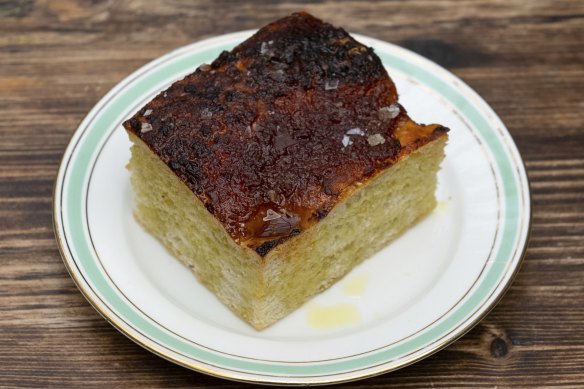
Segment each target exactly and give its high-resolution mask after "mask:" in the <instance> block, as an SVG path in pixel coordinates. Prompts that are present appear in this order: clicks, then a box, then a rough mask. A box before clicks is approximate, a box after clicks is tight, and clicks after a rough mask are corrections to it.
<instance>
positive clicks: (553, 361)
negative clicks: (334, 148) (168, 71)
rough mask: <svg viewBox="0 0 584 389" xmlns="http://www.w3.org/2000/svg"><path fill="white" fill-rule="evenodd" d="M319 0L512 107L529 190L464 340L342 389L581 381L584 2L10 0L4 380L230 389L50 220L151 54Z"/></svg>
mask: <svg viewBox="0 0 584 389" xmlns="http://www.w3.org/2000/svg"><path fill="white" fill-rule="evenodd" d="M302 9H304V10H307V11H309V12H312V13H314V14H315V15H317V16H319V17H321V18H324V19H326V20H328V21H330V22H333V23H334V24H337V25H340V26H343V27H345V28H346V29H347V30H349V31H353V32H358V33H362V34H366V35H371V36H373V37H377V38H380V39H383V40H387V41H390V42H394V43H397V44H399V45H402V46H404V47H407V48H410V49H412V50H414V51H417V52H419V53H421V54H423V55H425V56H426V57H428V58H430V59H432V60H434V61H436V62H438V63H439V64H441V65H443V66H445V67H446V68H447V69H449V70H451V71H453V72H454V73H455V74H456V75H458V76H460V77H461V78H462V79H463V80H464V81H466V82H467V83H468V84H469V85H470V86H471V87H473V88H474V89H475V90H476V91H478V93H479V94H481V95H482V96H483V97H484V98H485V99H486V100H487V102H489V103H490V104H491V105H492V107H493V108H494V109H495V111H497V112H498V114H499V115H500V116H501V118H502V119H503V121H504V122H505V123H506V124H507V126H508V128H509V130H510V131H511V133H512V135H513V137H514V138H515V140H516V142H517V145H518V147H519V150H520V151H521V153H522V155H523V157H524V159H525V162H526V165H527V170H528V174H529V177H530V179H531V189H532V196H533V208H534V213H533V228H532V237H531V243H530V247H529V249H528V251H527V256H526V259H525V262H524V264H523V268H522V270H521V272H520V273H519V275H518V277H517V279H516V280H515V283H514V284H513V287H512V288H511V289H510V291H509V292H508V293H507V295H506V296H505V298H504V299H503V300H502V301H501V303H500V304H499V305H498V306H497V307H496V308H495V309H494V310H493V312H492V313H491V314H490V315H489V316H488V317H487V318H486V319H484V320H483V321H482V322H481V323H480V324H479V325H478V326H477V327H475V328H474V329H473V330H472V331H470V332H469V333H468V334H467V335H466V336H464V337H463V338H462V339H461V340H459V341H457V342H456V343H455V344H453V345H451V346H450V347H448V348H447V349H445V350H443V351H441V352H439V353H438V354H435V355H434V356H432V357H430V358H427V359H426V360H424V361H422V362H419V363H417V364H415V365H413V366H411V367H407V368H405V369H403V370H400V371H397V372H394V373H389V374H385V375H382V376H379V377H376V378H372V379H369V380H365V381H360V382H356V383H351V384H345V386H347V387H348V386H352V387H373V386H383V387H392V388H413V387H426V388H438V387H454V386H458V387H467V386H476V387H491V388H492V387H499V388H502V387H509V386H514V387H518V386H522V387H526V388H532V387H536V386H545V387H552V386H564V387H566V386H568V387H584V129H583V127H584V103H583V101H584V99H583V97H582V96H583V94H584V2H583V1H578V0H571V1H524V0H517V1H509V0H504V1H485V0H483V1H468V2H463V1H440V2H438V1H436V2H434V1H411V2H397V1H396V2H382V1H367V2H359V1H350V2H345V1H339V0H334V1H322V2H311V1H303V2H299V3H293V2H291V1H274V2H271V3H263V4H262V3H260V2H255V3H252V2H250V3H243V2H241V3H240V2H227V1H219V0H210V1H200V2H198V3H197V2H179V1H169V2H165V3H164V4H163V3H162V2H160V3H159V2H154V1H153V2H146V1H132V2H125V1H70V0H67V1H40V0H38V1H35V0H24V1H4V0H0V387H6V386H15V385H21V386H28V387H31V386H53V387H65V386H103V387H114V386H118V387H126V386H132V387H147V386H148V387H150V386H153V387H161V386H164V387H187V386H193V387H197V386H216V387H233V386H236V385H239V384H237V383H233V382H229V381H224V380H221V379H217V378H212V377H208V376H205V375H202V374H199V373H195V372H192V371H189V370H187V369H184V368H181V367H178V366H175V365H173V364H172V363H170V362H167V361H165V360H163V359H161V358H159V357H157V356H155V355H153V354H151V353H149V352H147V351H145V350H143V349H142V348H140V347H139V346H137V345H135V344H134V343H133V342H132V341H130V340H128V339H126V338H125V337H124V336H123V335H122V334H120V333H119V332H117V331H116V330H115V329H114V328H113V327H112V326H110V325H109V324H108V323H107V322H106V321H105V320H104V319H102V318H101V316H100V315H99V314H98V313H97V312H96V311H95V310H94V309H93V308H92V307H91V306H90V305H89V304H88V303H87V302H86V301H85V300H84V298H83V297H82V296H81V294H80V292H78V290H77V289H76V287H75V285H74V284H73V281H72V280H71V279H70V278H69V275H68V274H67V271H66V270H65V267H64V265H63V263H62V261H61V258H60V256H59V252H58V250H57V245H56V243H55V240H54V236H53V230H52V225H51V195H52V193H51V192H52V186H53V180H54V176H55V174H56V171H57V167H58V164H59V160H60V158H61V155H62V153H63V151H64V149H65V146H66V144H67V142H68V140H69V137H70V136H71V134H72V133H73V131H74V130H75V128H76V126H77V125H78V124H79V122H80V121H81V119H82V118H83V117H84V115H85V114H86V113H87V112H88V111H89V110H90V109H91V107H92V106H93V105H94V104H95V103H96V102H97V101H98V100H99V99H100V98H101V96H103V95H104V94H105V93H106V92H107V91H108V90H109V89H110V88H111V87H113V86H114V85H115V84H116V83H118V82H119V81H120V80H121V79H122V78H123V77H125V76H126V75H128V74H129V73H130V72H132V71H133V70H135V69H136V68H138V67H139V66H141V65H143V64H145V63H146V62H148V61H150V60H152V59H154V58H156V57H158V56H160V55H161V54H164V53H166V52H167V51H170V50H172V49H174V48H176V47H179V46H182V45H185V44H188V43H191V42H193V41H196V40H199V39H201V38H204V37H210V36H214V35H218V34H223V33H227V32H233V31H238V30H243V29H250V28H257V27H260V26H262V25H263V24H265V23H267V22H269V21H272V20H273V19H276V18H278V17H281V16H284V15H286V14H288V13H291V12H293V11H297V10H302Z"/></svg>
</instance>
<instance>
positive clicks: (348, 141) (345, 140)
mask: <svg viewBox="0 0 584 389" xmlns="http://www.w3.org/2000/svg"><path fill="white" fill-rule="evenodd" d="M341 143H342V144H343V148H345V147H347V146H349V145H352V144H353V141H352V140H351V138H349V136H348V135H343V140H342V141H341Z"/></svg>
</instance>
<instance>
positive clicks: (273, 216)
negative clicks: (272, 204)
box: [262, 209, 282, 222]
mask: <svg viewBox="0 0 584 389" xmlns="http://www.w3.org/2000/svg"><path fill="white" fill-rule="evenodd" d="M281 217H282V215H280V214H279V213H278V212H276V211H274V210H271V209H268V212H267V213H266V216H264V218H263V219H262V220H263V221H265V222H269V221H270V220H276V219H279V218H281Z"/></svg>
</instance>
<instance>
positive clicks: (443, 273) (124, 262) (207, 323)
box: [54, 31, 531, 384]
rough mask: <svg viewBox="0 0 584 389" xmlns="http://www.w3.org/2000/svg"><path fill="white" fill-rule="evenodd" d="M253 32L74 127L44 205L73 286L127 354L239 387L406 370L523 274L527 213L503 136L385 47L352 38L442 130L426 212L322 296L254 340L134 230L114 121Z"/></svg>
mask: <svg viewBox="0 0 584 389" xmlns="http://www.w3.org/2000/svg"><path fill="white" fill-rule="evenodd" d="M251 33H252V32H251V31H246V32H241V33H235V34H229V35H224V36H221V37H217V38H213V39H208V40H205V41H202V42H198V43H195V44H193V45H190V46H187V47H184V48H181V49H179V50H176V51H173V52H171V53H169V54H167V55H165V56H163V57H161V58H159V59H157V60H155V61H153V62H151V63H149V64H148V65H146V66H144V67H142V68H141V69H139V70H138V71H136V72H135V73H133V74H132V75H130V76H129V77H127V78H126V79H125V80H124V81H122V82H121V83H120V84H118V85H117V86H116V87H115V88H113V89H112V90H111V91H110V92H109V93H108V94H107V95H106V96H105V97H104V98H103V99H102V100H101V101H100V102H99V103H98V104H97V105H96V106H95V107H94V108H93V110H92V111H91V112H90V113H89V114H88V115H87V117H86V118H85V120H84V121H83V122H82V123H81V125H80V126H79V128H78V129H77V131H76V133H75V134H74V136H73V138H72V140H71V143H70V144H69V147H68V148H67V150H66V152H65V155H64V158H63V162H62V165H61V168H60V170H59V175H58V177H57V181H56V184H55V195H54V223H55V231H56V235H57V238H58V241H59V246H60V249H61V253H62V256H63V259H64V261H65V264H66V266H67V268H68V269H69V271H70V273H71V276H72V277H73V279H74V280H75V282H76V283H77V285H78V287H79V289H80V290H81V291H82V292H83V294H84V295H85V297H86V298H87V299H88V300H89V301H90V302H91V303H92V304H93V305H94V306H95V308H96V309H97V310H98V311H99V312H100V313H101V314H102V315H103V316H104V317H105V318H107V319H108V320H109V321H110V322H112V324H113V325H114V326H116V327H117V328H118V329H119V330H120V331H122V332H123V333H124V334H126V335H127V336H128V337H130V338H131V339H133V340H134V341H136V342H137V343H138V344H140V345H142V346H144V347H146V348H147V349H149V350H151V351H153V352H155V353H157V354H159V355H161V356H163V357H165V358H167V359H169V360H172V361H174V362H176V363H179V364H181V365H183V366H187V367H190V368H192V369H195V370H198V371H201V372H205V373H209V374H213V375H216V376H220V377H225V378H230V379H236V380H243V381H252V382H264V383H266V382H269V383H282V384H311V383H313V384H314V383H327V382H340V381H347V380H354V379H358V378H362V377H367V376H371V375H375V374H379V373H382V372H386V371H390V370H394V369H397V368H399V367H402V366H405V365H407V364H410V363H413V362H415V361H417V360H420V359H421V358H423V357H425V356H427V355H429V354H430V353H432V352H435V351H436V350H439V349H440V348H442V347H444V346H446V345H447V344H449V343H451V342H452V341H454V340H455V339H457V338H458V337H460V336H461V335H463V334H464V333H465V332H466V331H468V330H469V329H470V328H471V327H472V326H473V325H475V324H476V323H477V322H478V321H479V320H480V319H481V318H482V317H484V315H485V314H486V313H487V312H488V311H489V309H490V308H491V307H492V306H493V305H494V304H495V303H496V302H497V301H498V299H499V298H500V297H501V295H502V294H503V292H504V291H505V289H506V288H507V286H508V285H509V284H510V282H511V280H512V278H513V276H514V274H515V273H516V271H517V269H518V267H519V264H520V262H521V259H522V256H523V252H524V249H525V246H526V242H527V237H528V231H529V225H530V214H531V210H530V199H529V188H528V184H527V179H526V175H525V170H524V167H523V164H522V161H521V157H520V156H519V154H518V152H517V149H516V147H515V145H514V143H513V141H512V139H511V136H510V135H509V133H508V132H507V130H506V129H505V126H504V125H503V123H502V122H501V121H500V120H499V119H498V117H497V116H496V115H495V113H494V112H493V111H492V110H491V109H490V108H489V106H488V105H487V104H486V103H485V102H484V101H483V100H482V99H481V98H480V97H479V96H478V95H477V94H476V93H475V92H473V91H472V90H471V89H470V88H469V87H468V86H467V85H465V84H464V83H463V82H462V81H461V80H459V79H458V78H456V77H455V76H454V75H452V74H451V73H449V72H447V71H446V70H444V69H442V68H440V67H439V66H437V65H436V64H434V63H432V62H430V61H428V60H426V59H424V58H422V57H420V56H418V55H416V54H414V53H412V52H410V51H407V50H405V49H403V48H400V47H397V46H394V45H391V44H389V43H385V42H381V41H378V40H375V39H372V38H368V37H364V36H356V37H357V39H358V40H360V41H361V42H363V43H365V44H367V45H370V46H372V47H374V48H375V50H376V52H377V53H378V55H379V56H380V57H381V59H382V61H383V63H384V64H385V66H386V67H387V69H388V71H389V74H390V75H391V77H392V78H393V80H394V81H395V83H396V84H397V88H398V91H399V94H400V102H401V103H402V104H403V105H404V106H405V107H406V108H407V109H408V111H409V113H410V115H411V116H412V118H414V120H416V121H418V122H438V123H441V124H443V125H445V126H447V127H450V128H451V133H450V141H449V144H448V146H447V148H446V159H445V161H444V163H443V167H442V170H441V172H440V174H439V188H438V193H437V196H438V199H439V205H438V206H437V209H436V211H435V212H434V213H432V214H431V215H430V216H429V217H428V218H427V219H425V220H424V221H423V222H421V223H419V224H418V225H417V226H415V227H414V228H412V229H411V230H410V231H408V232H407V233H406V234H405V235H403V236H402V237H401V238H399V239H398V240H397V241H395V242H394V243H392V244H391V245H390V246H388V247H386V248H385V249H384V250H383V251H381V252H380V253H378V254H377V255H375V256H374V257H372V258H370V259H368V260H366V261H365V262H364V263H363V264H362V265H360V266H358V267H357V268H356V269H354V270H353V271H352V272H351V273H350V274H348V275H347V276H346V277H345V278H344V279H342V280H341V281H340V282H338V283H337V284H336V285H334V286H333V287H332V288H330V289H329V290H327V291H325V292H324V293H322V294H321V295H319V296H317V297H316V298H314V299H313V300H311V301H310V302H309V303H307V304H306V305H305V306H303V307H302V308H300V309H298V310H297V311H296V312H294V313H293V314H291V315H290V316H288V317H286V318H285V319H283V320H282V321H280V322H278V323H277V324H275V325H274V326H272V327H270V328H268V329H266V330H264V331H261V332H257V331H255V330H254V329H252V328H251V327H249V326H248V325H247V324H245V323H244V322H242V321H241V320H239V319H238V318H237V317H235V316H234V315H233V314H232V313H231V312H230V311H229V310H228V309H226V308H225V307H224V306H223V305H222V304H221V303H220V302H219V301H218V300H217V299H216V298H215V297H214V296H213V295H212V294H211V293H210V292H209V291H207V290H206V289H205V288H204V287H202V286H201V285H200V284H199V283H198V282H197V281H196V279H195V277H194V276H193V275H192V274H191V273H190V271H189V270H188V269H187V268H185V267H184V266H183V265H181V264H180V263H179V262H178V261H177V260H175V259H174V258H173V257H172V256H171V255H170V254H168V253H167V252H166V251H165V250H164V248H163V247H162V246H161V245H160V244H159V243H158V241H157V240H155V239H154V238H152V237H151V236H150V235H148V234H147V233H145V232H144V231H143V230H142V229H141V228H140V227H139V225H138V224H137V223H136V222H135V220H134V219H133V217H132V196H131V191H130V185H129V175H128V172H127V171H126V170H125V168H124V166H125V164H126V163H127V161H128V158H129V150H128V148H129V146H130V143H129V141H128V139H127V137H126V135H125V132H124V131H123V129H122V127H121V125H120V123H121V122H122V121H123V120H124V119H126V118H127V117H129V116H130V115H131V114H132V113H134V112H135V111H136V110H137V109H139V108H140V107H142V106H143V105H144V104H145V103H146V102H147V101H149V100H150V99H151V98H152V97H153V96H154V95H155V94H157V93H158V92H159V91H160V90H162V89H164V88H166V87H167V86H168V85H170V84H171V83H172V82H173V81H175V80H177V79H180V78H182V77H183V76H185V75H186V74H188V73H190V72H192V71H193V70H194V69H195V68H196V67H197V66H198V65H199V64H201V63H203V62H210V61H212V60H213V59H214V58H215V57H216V56H217V55H218V54H219V53H220V52H221V51H222V50H228V49H230V48H231V47H233V46H234V45H236V44H237V43H239V42H241V41H242V40H244V39H246V38H247V37H248V36H249V35H250V34H251ZM323 317H324V318H323ZM327 318H328V319H327ZM331 318H332V319H331Z"/></svg>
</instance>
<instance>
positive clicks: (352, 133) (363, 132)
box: [347, 128, 365, 136]
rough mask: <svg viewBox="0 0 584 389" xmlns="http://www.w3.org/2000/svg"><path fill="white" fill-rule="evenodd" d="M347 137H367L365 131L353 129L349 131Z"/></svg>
mask: <svg viewBox="0 0 584 389" xmlns="http://www.w3.org/2000/svg"><path fill="white" fill-rule="evenodd" d="M347 135H361V136H363V135H365V131H363V130H362V129H360V128H351V129H350V130H349V131H347Z"/></svg>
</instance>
